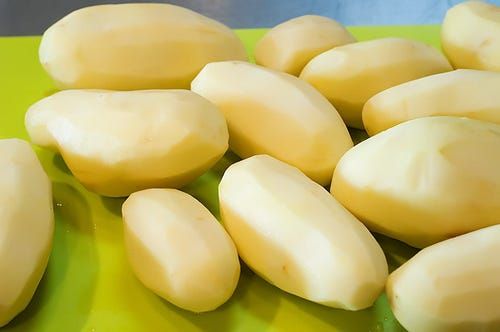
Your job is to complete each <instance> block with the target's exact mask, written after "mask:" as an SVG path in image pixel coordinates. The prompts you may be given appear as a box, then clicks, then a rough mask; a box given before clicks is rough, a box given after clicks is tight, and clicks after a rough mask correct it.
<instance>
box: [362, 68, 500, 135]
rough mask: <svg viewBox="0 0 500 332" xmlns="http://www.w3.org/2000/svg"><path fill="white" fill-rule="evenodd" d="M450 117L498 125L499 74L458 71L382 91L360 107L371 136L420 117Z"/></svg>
mask: <svg viewBox="0 0 500 332" xmlns="http://www.w3.org/2000/svg"><path fill="white" fill-rule="evenodd" d="M435 115H452V116H462V117H469V118H473V119H477V120H483V121H490V122H494V123H497V124H500V73H493V72H487V71H481V70H467V69H460V70H455V71H451V72H448V73H443V74H436V75H432V76H428V77H424V78H421V79H418V80H415V81H410V82H407V83H403V84H401V85H397V86H395V87H393V88H389V89H387V90H385V91H382V92H380V93H378V94H376V95H375V96H373V97H372V98H370V99H369V100H368V101H367V102H366V104H365V106H364V107H363V123H364V125H365V129H366V131H367V132H368V134H369V135H370V136H371V135H375V134H377V133H379V132H381V131H383V130H386V129H388V128H390V127H393V126H395V125H397V124H399V123H401V122H405V121H408V120H411V119H416V118H421V117H424V116H435Z"/></svg>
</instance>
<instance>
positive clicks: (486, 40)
mask: <svg viewBox="0 0 500 332" xmlns="http://www.w3.org/2000/svg"><path fill="white" fill-rule="evenodd" d="M441 44H442V46H443V51H444V53H445V54H446V56H447V57H448V59H449V60H450V62H451V63H452V65H453V67H455V68H472V69H482V70H491V71H500V7H499V6H495V5H494V4H488V3H485V2H482V1H467V2H463V3H460V4H458V5H456V6H454V7H452V8H451V9H449V10H448V12H447V13H446V17H445V19H444V22H443V26H442V28H441Z"/></svg>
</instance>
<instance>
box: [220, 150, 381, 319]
mask: <svg viewBox="0 0 500 332" xmlns="http://www.w3.org/2000/svg"><path fill="white" fill-rule="evenodd" d="M219 200H220V209H221V215H222V220H223V223H224V226H225V228H226V229H227V231H228V232H229V234H230V235H231V237H232V238H233V240H234V242H235V244H236V247H237V248H238V252H239V254H240V257H241V258H242V259H243V260H244V261H245V263H246V264H247V265H248V266H249V267H250V268H251V269H252V270H254V271H255V272H256V273H257V274H259V275H260V276H262V277H263V278H264V279H266V280H267V281H269V282H270V283H272V284H273V285H275V286H276V287H279V288H281V289H282V290H284V291H286V292H289V293H292V294H295V295H297V296H300V297H302V298H305V299H307V300H310V301H314V302H317V303H320V304H324V305H326V306H330V307H336V308H343V309H348V310H359V309H363V308H366V307H369V306H371V305H372V304H373V302H374V301H375V300H376V298H377V297H378V295H379V294H380V292H381V291H382V289H383V288H384V284H385V281H386V278H387V263H386V260H385V257H384V253H383V252H382V249H381V248H380V246H379V245H378V243H377V242H376V241H375V239H374V238H373V236H372V235H371V234H370V232H369V231H368V230H367V229H366V227H365V226H364V225H363V224H362V223H361V222H359V221H358V220H357V219H356V218H355V217H354V216H353V215H352V214H350V213H349V212H348V211H347V210H346V209H345V208H343V207H342V205H340V204H339V203H338V202H337V201H336V200H335V199H333V198H332V197H331V195H330V194H329V193H328V191H326V190H325V189H324V188H323V187H321V186H320V185H318V184H317V183H315V182H313V181H311V180H310V179H308V178H307V177H306V176H305V175H304V174H303V173H302V172H300V171H299V170H298V169H297V168H295V167H292V166H289V165H287V164H285V163H283V162H281V161H279V160H277V159H274V158H272V157H269V156H265V155H259V156H254V157H251V158H248V159H246V160H243V161H240V162H238V163H236V164H233V165H232V166H230V167H229V168H228V169H227V170H226V172H225V174H224V176H223V178H222V180H221V182H220V186H219Z"/></svg>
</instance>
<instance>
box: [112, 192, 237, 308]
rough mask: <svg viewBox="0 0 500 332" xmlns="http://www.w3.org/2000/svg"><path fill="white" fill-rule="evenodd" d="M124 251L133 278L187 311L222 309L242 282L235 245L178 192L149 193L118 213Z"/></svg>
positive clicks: (200, 207) (206, 214)
mask: <svg viewBox="0 0 500 332" xmlns="http://www.w3.org/2000/svg"><path fill="white" fill-rule="evenodd" d="M122 211H123V221H124V226H125V231H124V233H125V248H126V251H127V256H128V259H129V262H130V265H131V266H132V269H133V271H134V273H135V275H136V276H137V278H138V279H139V280H140V281H141V282H142V283H143V284H144V285H145V286H146V287H147V288H149V289H151V290H152V291H153V292H155V293H156V294H157V295H159V296H161V297H163V298H164V299H166V300H167V301H169V302H171V303H173V304H175V305H176V306H178V307H181V308H183V309H186V310H190V311H194V312H205V311H210V310H214V309H216V308H217V307H219V306H220V305H222V304H223V303H225V302H226V301H227V300H228V299H229V298H230V297H231V295H232V294H233V292H234V290H235V288H236V285H237V284H238V279H239V276H240V263H239V260H238V253H237V252H236V247H235V246H234V243H233V241H232V240H231V238H230V237H229V235H228V234H227V233H226V231H225V230H224V228H223V227H222V226H221V225H220V223H219V222H218V221H217V219H215V217H214V216H213V215H212V214H211V213H210V212H209V211H208V210H207V209H206V208H205V207H204V206H203V205H202V204H201V203H200V202H198V201H197V200H196V199H195V198H193V197H192V196H190V195H188V194H186V193H184V192H182V191H179V190H176V189H147V190H143V191H139V192H136V193H133V194H132V195H130V197H129V198H128V199H127V200H126V201H125V203H124V204H123V207H122Z"/></svg>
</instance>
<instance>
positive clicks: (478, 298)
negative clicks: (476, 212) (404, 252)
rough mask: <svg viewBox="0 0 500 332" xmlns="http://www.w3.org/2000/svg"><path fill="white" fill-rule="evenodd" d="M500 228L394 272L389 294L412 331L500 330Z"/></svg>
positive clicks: (425, 254) (451, 243) (437, 248)
mask: <svg viewBox="0 0 500 332" xmlns="http://www.w3.org/2000/svg"><path fill="white" fill-rule="evenodd" d="M499 254H500V225H496V226H490V227H487V228H484V229H481V230H478V231H475V232H472V233H468V234H466V235H462V236H458V237H456V238H453V239H449V240H447V241H443V242H441V243H438V244H435V245H433V246H430V247H428V248H425V249H424V250H422V251H420V252H419V253H418V254H417V255H416V256H414V257H413V258H412V259H410V260H409V261H408V262H406V263H405V264H404V265H402V266H401V267H400V268H399V269H397V270H396V271H394V272H393V273H392V274H391V275H390V276H389V280H388V282H387V295H388V298H389V302H390V304H391V307H392V310H393V312H394V315H395V316H396V318H397V319H398V321H399V322H400V323H401V324H402V325H403V326H404V327H405V328H406V329H408V331H412V332H440V331H457V332H459V331H463V332H469V331H484V332H495V331H500V277H499V276H500V259H499Z"/></svg>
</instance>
